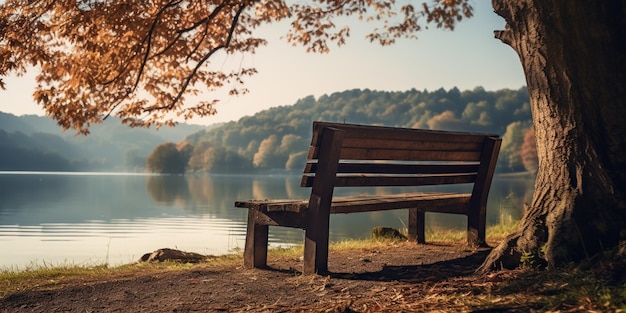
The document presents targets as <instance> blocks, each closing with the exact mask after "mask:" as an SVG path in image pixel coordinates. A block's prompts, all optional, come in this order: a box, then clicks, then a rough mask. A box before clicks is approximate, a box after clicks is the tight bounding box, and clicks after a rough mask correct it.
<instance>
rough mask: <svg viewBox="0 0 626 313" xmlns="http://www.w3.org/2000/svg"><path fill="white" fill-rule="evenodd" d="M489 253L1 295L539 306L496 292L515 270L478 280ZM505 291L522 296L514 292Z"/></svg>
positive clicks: (380, 255) (33, 307)
mask: <svg viewBox="0 0 626 313" xmlns="http://www.w3.org/2000/svg"><path fill="white" fill-rule="evenodd" d="M488 252H489V250H488V249H478V250H472V249H468V248H466V247H465V246H464V245H461V244H450V245H447V244H427V245H417V244H414V243H407V242H401V243H397V244H387V245H381V246H377V247H375V248H349V249H339V250H337V251H335V250H331V252H330V258H329V271H330V272H329V273H328V274H327V275H301V274H300V272H299V269H300V268H301V265H302V262H301V260H300V259H299V258H295V257H293V256H290V257H287V256H282V255H273V254H270V257H269V260H268V265H269V268H268V269H245V268H243V267H242V264H241V262H230V263H225V264H199V265H195V266H193V267H191V268H188V269H184V270H162V271H157V272H152V273H144V272H141V271H140V272H139V273H134V274H133V273H128V274H124V275H118V276H115V275H113V276H111V277H109V276H107V278H105V279H103V278H99V279H87V280H82V279H71V280H68V281H66V282H64V281H60V282H59V281H57V282H55V284H54V285H53V286H52V285H51V286H37V287H33V288H30V289H28V290H25V291H19V292H15V293H11V294H8V295H5V297H4V298H2V299H0V312H433V311H446V312H450V311H454V312H463V311H466V312H467V311H474V312H528V311H530V310H531V309H533V307H532V303H533V301H532V300H533V299H532V297H531V296H530V295H529V293H528V292H525V293H526V294H527V295H529V296H528V297H527V298H525V299H521V300H520V299H518V300H515V299H514V300H513V301H511V299H510V298H509V299H508V300H507V299H506V298H507V292H504V293H503V292H499V293H498V294H497V295H496V293H495V292H494V293H492V291H494V290H495V286H498V285H499V284H500V285H501V283H502V282H504V281H507V280H511V278H512V277H514V276H515V275H514V274H512V273H514V272H511V271H504V272H498V273H494V274H490V275H482V276H477V275H475V274H474V270H475V269H476V268H477V267H478V266H479V265H480V264H481V262H482V261H483V260H484V259H485V257H486V255H487V253H488ZM539 275H545V274H539ZM537 288H540V287H537ZM541 288H543V289H541ZM541 288H540V289H541V290H540V291H541V292H544V291H545V292H554V290H552V291H551V290H548V289H550V288H549V286H548V287H546V286H542V287H541ZM546 288H547V289H546ZM554 288H557V287H554ZM538 290H539V289H538ZM500 291H502V290H500ZM508 294H509V295H510V296H512V297H519V296H517V295H515V293H514V292H509V293H508ZM499 299H500V300H499ZM499 301H502V302H499ZM499 303H501V304H499ZM511 303H522V304H521V305H518V304H515V305H511Z"/></svg>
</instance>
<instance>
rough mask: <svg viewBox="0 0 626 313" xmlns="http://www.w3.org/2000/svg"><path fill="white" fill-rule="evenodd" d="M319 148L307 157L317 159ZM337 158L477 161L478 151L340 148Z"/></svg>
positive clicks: (311, 150)
mask: <svg viewBox="0 0 626 313" xmlns="http://www.w3.org/2000/svg"><path fill="white" fill-rule="evenodd" d="M319 156H320V152H319V149H318V148H316V147H311V149H309V155H308V156H307V157H308V159H317V158H319ZM339 158H341V159H343V160H398V161H467V162H472V161H479V160H480V151H461V150H459V151H420V150H395V149H377V148H370V149H361V148H342V149H341V154H340V155H339Z"/></svg>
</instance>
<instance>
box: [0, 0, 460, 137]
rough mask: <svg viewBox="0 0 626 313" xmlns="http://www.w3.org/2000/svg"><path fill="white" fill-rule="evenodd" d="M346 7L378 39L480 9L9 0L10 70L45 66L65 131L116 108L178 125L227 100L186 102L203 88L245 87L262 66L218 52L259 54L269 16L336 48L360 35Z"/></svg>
mask: <svg viewBox="0 0 626 313" xmlns="http://www.w3.org/2000/svg"><path fill="white" fill-rule="evenodd" d="M341 16H358V18H359V19H361V20H363V21H373V22H375V23H373V24H372V25H373V29H372V31H371V32H370V33H369V34H368V35H367V37H368V39H369V40H370V41H375V42H378V43H380V44H382V45H388V44H391V43H393V42H394V41H395V39H396V38H399V37H410V38H411V37H415V33H416V32H417V31H419V30H420V29H421V27H422V25H424V24H425V23H432V24H434V25H436V27H443V28H448V29H453V28H454V25H455V23H456V22H457V21H459V20H461V19H462V18H463V17H470V16H472V7H471V6H470V5H469V0H433V1H431V2H430V3H429V4H426V3H424V4H423V5H421V6H418V7H416V6H414V5H413V4H411V3H408V2H407V3H402V4H397V3H395V2H394V1H391V0H366V1H346V0H330V1H326V0H313V1H309V2H295V3H293V4H287V2H285V1H282V0H265V1H248V0H209V1H196V0H156V1H139V2H124V1H67V0H64V1H57V0H37V1H26V0H8V1H5V2H4V3H3V4H0V88H4V82H3V81H2V77H3V76H6V75H9V74H12V73H13V74H18V75H20V74H23V73H25V72H26V71H28V70H31V69H32V68H33V67H35V68H37V69H38V70H40V72H39V74H38V75H37V84H38V85H37V87H36V91H35V100H36V101H37V103H38V104H40V105H41V106H43V108H44V109H45V111H46V113H47V114H48V115H50V116H52V117H53V118H54V119H55V120H57V122H58V123H59V124H60V125H61V126H63V127H64V128H65V129H76V130H78V131H79V132H81V133H85V134H86V133H88V128H89V126H90V125H91V124H93V123H100V122H101V121H102V120H103V119H105V118H107V117H108V116H111V115H113V116H117V117H120V118H121V119H122V122H123V123H126V124H129V125H131V126H149V125H153V124H156V125H163V124H166V125H173V124H174V117H180V116H182V117H184V118H185V119H188V118H191V117H192V116H206V115H211V114H215V112H216V111H215V108H214V105H215V104H216V102H217V101H218V99H204V100H203V101H200V102H197V103H196V102H194V103H191V101H187V100H188V98H189V97H190V96H193V95H197V94H198V93H199V92H200V91H205V92H209V93H211V92H215V91H217V90H223V89H228V93H229V94H231V95H237V94H241V93H245V92H246V91H247V90H246V88H245V86H244V80H245V78H246V77H247V76H250V75H253V74H254V73H256V70H255V69H254V68H236V69H225V70H223V69H221V68H220V67H219V66H214V65H213V64H212V62H211V61H212V60H213V59H214V58H215V56H216V55H220V54H238V53H254V52H255V51H256V49H258V48H259V47H261V46H263V45H264V44H266V41H265V40H264V39H263V38H259V37H257V36H256V35H255V32H254V31H255V29H257V28H259V27H261V26H263V25H264V24H268V23H274V22H278V21H282V20H286V19H288V20H289V21H290V22H291V28H290V30H289V32H288V34H287V35H286V39H287V40H288V41H289V42H290V43H292V44H294V45H301V46H304V47H305V48H306V50H307V51H311V52H321V53H324V52H327V51H329V45H331V44H336V45H342V44H344V43H345V38H346V37H347V36H349V34H350V28H349V27H348V26H346V25H344V26H338V25H336V24H335V21H336V18H337V17H341Z"/></svg>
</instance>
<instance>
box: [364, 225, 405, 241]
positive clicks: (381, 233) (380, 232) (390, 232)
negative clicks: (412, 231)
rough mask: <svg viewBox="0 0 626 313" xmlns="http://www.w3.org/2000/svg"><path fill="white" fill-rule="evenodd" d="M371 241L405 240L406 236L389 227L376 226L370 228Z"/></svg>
mask: <svg viewBox="0 0 626 313" xmlns="http://www.w3.org/2000/svg"><path fill="white" fill-rule="evenodd" d="M370 234H371V236H372V238H373V239H392V240H406V239H407V238H406V236H405V235H403V234H402V233H401V232H400V231H399V230H397V229H395V228H391V227H381V226H377V227H374V228H372V231H371V232H370Z"/></svg>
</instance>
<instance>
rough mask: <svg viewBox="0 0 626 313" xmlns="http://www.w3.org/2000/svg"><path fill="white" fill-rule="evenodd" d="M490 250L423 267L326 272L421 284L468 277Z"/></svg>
mask: <svg viewBox="0 0 626 313" xmlns="http://www.w3.org/2000/svg"><path fill="white" fill-rule="evenodd" d="M490 251H491V249H481V250H479V251H476V252H475V253H473V254H471V255H468V256H466V257H462V258H457V259H450V260H445V261H439V262H435V263H431V264H423V265H400V266H393V265H386V266H383V268H382V269H381V270H380V271H377V272H363V273H343V272H332V271H330V272H327V273H326V275H329V276H330V277H331V278H338V279H349V280H369V281H383V282H388V281H399V282H406V283H421V282H426V281H442V280H446V279H449V278H453V277H463V276H470V275H472V274H474V272H475V271H476V270H477V269H478V267H479V266H480V265H481V264H482V263H483V261H484V260H485V259H486V258H487V255H489V252H490Z"/></svg>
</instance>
